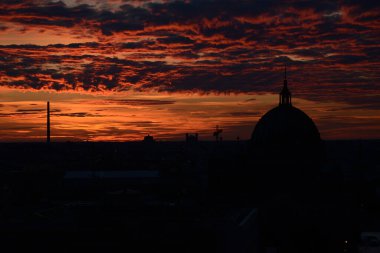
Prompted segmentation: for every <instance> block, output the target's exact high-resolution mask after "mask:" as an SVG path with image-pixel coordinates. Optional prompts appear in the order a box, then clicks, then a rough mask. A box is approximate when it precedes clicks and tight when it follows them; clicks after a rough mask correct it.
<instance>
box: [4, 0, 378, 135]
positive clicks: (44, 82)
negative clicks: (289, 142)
mask: <svg viewBox="0 0 380 253" xmlns="http://www.w3.org/2000/svg"><path fill="white" fill-rule="evenodd" d="M285 64H286V66H287V70H288V72H287V76H288V83H289V88H290V90H291V92H292V94H293V105H294V106H296V107H297V108H300V109H302V110H303V111H304V112H306V113H307V114H308V115H309V116H310V117H311V118H312V119H313V120H314V122H315V123H316V125H317V127H318V128H319V131H320V133H321V137H322V138H323V139H379V138H380V84H379V83H380V2H378V1H377V0H376V1H365V0H361V1H354V0H351V1H350V0H347V1H323V0H321V1H298V0H292V1H283V0H281V1H280V0H262V1H258V0H257V1H253V0H252V1H244V0H242V1H238V0H218V1H216V0H184V1H171V0H157V1H144V0H140V1H134V0H109V1H100V0H62V1H52V0H0V142H1V141H6V142H7V141H43V140H44V139H45V133H46V128H45V124H46V101H47V100H49V101H50V103H51V110H52V113H51V127H52V129H51V134H52V140H55V141H67V140H71V141H128V140H141V139H143V137H144V136H145V135H147V134H150V135H153V136H154V137H155V138H156V139H158V140H183V139H184V135H185V133H199V134H200V139H203V140H210V139H212V138H213V136H212V133H213V131H214V129H215V126H216V125H218V126H219V127H220V128H222V129H223V138H224V139H227V140H236V139H237V138H240V139H249V138H250V136H251V133H252V131H253V129H254V127H255V125H256V123H257V121H258V120H259V119H260V117H261V116H262V115H263V114H264V113H265V112H266V111H268V110H269V109H271V108H273V107H275V106H277V105H278V92H279V91H280V90H281V86H282V83H283V75H284V73H283V69H284V65H285Z"/></svg>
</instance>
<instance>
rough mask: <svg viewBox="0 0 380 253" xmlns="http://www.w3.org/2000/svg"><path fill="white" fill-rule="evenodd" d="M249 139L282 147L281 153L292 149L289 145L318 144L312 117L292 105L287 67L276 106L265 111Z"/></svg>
mask: <svg viewBox="0 0 380 253" xmlns="http://www.w3.org/2000/svg"><path fill="white" fill-rule="evenodd" d="M251 140H252V143H253V144H254V146H256V147H260V146H261V147H263V146H266V147H269V148H276V147H281V148H282V150H283V151H284V152H291V150H289V149H288V148H289V147H297V148H298V149H303V148H306V147H317V146H318V145H319V144H320V141H321V138H320V135H319V132H318V129H317V127H316V126H315V124H314V122H313V120H312V119H311V118H310V117H309V116H307V115H306V113H304V112H303V111H301V110H300V109H297V108H296V107H294V106H293V105H292V94H291V93H290V91H289V89H288V81H287V79H286V68H285V78H284V85H283V88H282V90H281V92H280V94H279V106H277V107H275V108H273V109H272V110H270V111H269V112H267V113H266V114H265V115H264V116H263V117H262V118H261V119H260V120H259V122H257V124H256V127H255V130H254V131H253V133H252V138H251Z"/></svg>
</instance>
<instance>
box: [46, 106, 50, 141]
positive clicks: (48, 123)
mask: <svg viewBox="0 0 380 253" xmlns="http://www.w3.org/2000/svg"><path fill="white" fill-rule="evenodd" d="M46 143H48V144H49V143H50V102H49V101H48V102H47V115H46Z"/></svg>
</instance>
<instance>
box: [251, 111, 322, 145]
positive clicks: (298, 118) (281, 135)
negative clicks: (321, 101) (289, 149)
mask: <svg viewBox="0 0 380 253" xmlns="http://www.w3.org/2000/svg"><path fill="white" fill-rule="evenodd" d="M251 140H252V142H253V144H254V145H259V146H262V145H264V146H283V145H292V146H293V145H297V146H300V145H301V146H304V145H314V144H318V143H319V142H320V135H319V131H318V129H317V127H316V126H315V124H314V122H313V120H312V119H311V118H310V117H309V116H307V115H306V113H304V112H303V111H301V110H300V109H298V108H296V107H294V106H292V105H284V104H280V105H279V106H277V107H275V108H273V109H272V110H270V111H268V112H267V113H266V114H265V115H264V116H263V117H262V118H261V119H260V120H259V121H258V122H257V124H256V127H255V130H254V131H253V133H252V138H251Z"/></svg>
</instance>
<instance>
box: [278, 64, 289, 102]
mask: <svg viewBox="0 0 380 253" xmlns="http://www.w3.org/2000/svg"><path fill="white" fill-rule="evenodd" d="M279 105H282V106H283V105H287V106H291V105H292V94H291V93H290V91H289V89H288V80H287V79H286V65H285V73H284V86H283V87H282V90H281V92H280V97H279Z"/></svg>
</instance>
